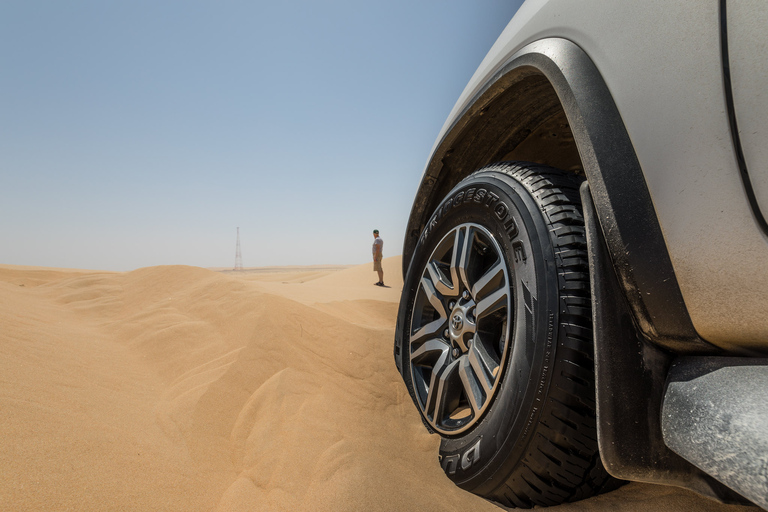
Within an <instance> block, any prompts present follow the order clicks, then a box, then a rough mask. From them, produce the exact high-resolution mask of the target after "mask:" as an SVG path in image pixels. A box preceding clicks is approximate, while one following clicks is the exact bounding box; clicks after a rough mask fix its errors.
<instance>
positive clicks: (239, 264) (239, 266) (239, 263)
mask: <svg viewBox="0 0 768 512" xmlns="http://www.w3.org/2000/svg"><path fill="white" fill-rule="evenodd" d="M233 270H243V255H242V254H240V228H237V250H236V251H235V268H234V269H233Z"/></svg>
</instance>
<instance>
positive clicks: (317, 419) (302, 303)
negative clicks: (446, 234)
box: [0, 258, 741, 512]
mask: <svg viewBox="0 0 768 512" xmlns="http://www.w3.org/2000/svg"><path fill="white" fill-rule="evenodd" d="M400 263H401V262H400V258H389V259H386V260H385V261H384V268H385V281H387V284H388V286H390V288H379V287H375V286H372V283H373V282H374V281H375V279H376V277H375V274H374V273H373V272H372V271H371V268H370V265H363V266H360V267H351V268H338V267H326V268H313V269H297V268H292V269H271V271H270V272H260V273H259V272H243V273H220V272H213V271H210V270H205V269H200V268H194V267H182V266H167V267H152V268H145V269H139V270H136V271H133V272H128V273H115V272H97V271H76V270H61V269H37V268H31V267H15V266H0V439H2V443H0V468H2V475H3V478H1V479H0V510H35V511H42V510H46V511H47V510H121V511H123V510H136V511H149V510H152V511H155V510H168V511H197V510H201V511H202V510H215V511H222V512H223V511H241V510H242V511H245V510H248V511H258V510H264V511H267V510H269V511H273V510H275V511H279V510H334V511H341V510H350V511H352V510H414V511H415V510H419V511H422V510H424V511H429V510H435V511H438V510H440V511H450V510H462V511H466V510H477V511H482V510H487V511H493V510H499V509H498V508H497V507H496V506H494V505H493V504H490V503H488V502H486V501H484V500H482V499H480V498H477V497H475V496H472V495H470V494H468V493H465V492H463V491H461V490H459V489H458V488H456V487H455V486H453V484H451V483H450V482H449V481H448V480H447V479H446V478H445V477H444V475H443V474H442V471H441V470H440V468H439V467H438V465H437V463H436V454H437V445H438V439H437V438H436V437H435V436H430V435H428V434H427V433H426V431H425V430H424V428H423V427H422V425H421V422H420V420H419V418H418V414H417V412H416V410H415V408H414V407H413V405H412V403H411V402H410V399H409V398H408V395H407V392H406V391H405V388H404V386H403V384H402V382H401V380H400V377H399V375H398V374H397V371H396V370H395V367H394V364H393V360H392V335H393V330H394V322H395V315H396V310H397V301H398V299H399V294H400V290H401V287H402V280H401V278H400V277H399V276H400ZM557 509H559V510H611V511H615V510H627V511H628V510H644V511H649V510H664V511H683V510H686V511H687V510H713V511H715V510H741V508H740V507H726V506H723V505H719V504H716V503H714V502H710V501H708V500H705V499H703V498H700V497H698V496H696V495H693V494H691V493H688V492H686V491H681V490H677V489H672V488H665V487H656V486H648V485H642V484H631V485H628V486H625V487H624V488H622V489H620V490H618V491H616V492H613V493H610V494H607V495H604V496H600V497H597V498H594V499H592V500H588V501H586V502H582V503H576V504H570V505H565V506H563V507H558V508H557Z"/></svg>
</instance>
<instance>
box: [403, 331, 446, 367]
mask: <svg viewBox="0 0 768 512" xmlns="http://www.w3.org/2000/svg"><path fill="white" fill-rule="evenodd" d="M450 349H451V347H450V346H449V345H448V344H447V343H446V342H445V341H443V340H441V339H439V338H433V339H431V340H428V341H426V342H424V343H423V344H422V345H421V346H420V347H418V348H417V349H416V350H414V351H413V352H411V362H412V363H413V364H416V365H427V366H429V365H435V366H436V365H437V362H438V361H440V360H441V359H445V357H447V355H448V352H449V351H450ZM443 356H445V357H443ZM433 371H434V370H433Z"/></svg>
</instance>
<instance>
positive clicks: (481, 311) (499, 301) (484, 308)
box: [475, 287, 507, 319]
mask: <svg viewBox="0 0 768 512" xmlns="http://www.w3.org/2000/svg"><path fill="white" fill-rule="evenodd" d="M506 307H507V288H506V287H504V288H500V289H498V290H496V291H495V292H493V293H492V294H490V295H488V296H487V297H486V298H484V299H483V300H481V301H480V302H478V303H477V307H476V308H475V318H477V319H480V318H482V317H484V316H488V315H490V314H493V313H495V312H496V311H499V310H500V309H503V308H506Z"/></svg>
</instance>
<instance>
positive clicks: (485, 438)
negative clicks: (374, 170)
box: [397, 171, 559, 490]
mask: <svg viewBox="0 0 768 512" xmlns="http://www.w3.org/2000/svg"><path fill="white" fill-rule="evenodd" d="M483 190H484V191H485V193H482V192H481V191H483ZM467 222H472V223H476V224H480V225H482V226H484V227H485V228H486V229H488V231H490V233H491V234H492V235H493V236H494V238H495V239H496V241H497V243H498V244H499V247H500V248H501V251H502V254H503V257H504V259H505V264H506V266H507V272H508V275H509V277H510V283H511V287H512V289H513V294H512V295H513V297H512V309H513V312H514V314H513V321H512V326H511V332H509V336H510V341H509V343H508V353H507V356H506V364H505V365H504V367H503V370H502V376H501V381H500V383H499V386H498V388H497V390H496V393H495V396H494V397H493V398H492V402H491V404H490V405H489V407H488V409H487V410H486V411H485V413H484V414H483V416H482V418H481V419H480V420H479V421H478V422H477V423H476V424H475V425H473V426H472V428H470V429H469V430H467V431H465V432H463V433H461V434H459V435H454V436H449V435H443V434H441V437H442V441H441V445H440V462H441V465H442V467H443V470H444V471H445V472H446V474H447V475H448V477H449V478H451V480H453V481H454V482H455V483H457V484H458V485H460V486H461V487H463V488H465V489H467V490H472V489H474V488H476V487H477V486H478V485H480V484H481V483H483V482H484V481H486V480H487V479H488V478H489V476H490V475H492V474H494V473H495V472H496V471H497V470H498V469H499V468H500V467H501V465H502V464H504V462H506V461H507V460H519V459H521V458H522V456H523V455H524V453H525V450H527V445H528V442H529V441H530V439H531V437H532V436H533V435H534V431H535V426H536V424H537V423H538V418H539V415H540V413H541V410H542V406H543V401H544V397H545V396H546V395H547V392H548V388H549V381H550V375H551V367H552V362H553V361H554V360H555V351H556V342H555V340H557V332H556V330H557V326H558V318H557V317H558V310H557V304H558V300H559V297H558V291H557V290H558V286H557V279H558V276H557V268H556V265H555V263H554V250H553V247H552V242H551V239H550V236H549V231H548V227H547V223H546V222H545V220H544V218H543V215H542V213H541V210H540V207H539V206H538V204H537V202H536V200H535V199H534V197H533V196H532V195H531V193H530V192H529V191H528V190H527V189H526V188H525V186H523V185H522V184H521V183H520V182H519V181H517V180H516V179H514V178H513V177H511V176H509V175H507V174H506V173H501V172H497V171H496V172H494V171H480V172H478V173H475V174H473V175H472V176H470V177H469V178H467V179H466V180H464V181H462V182H461V183H459V184H458V185H457V186H456V187H455V188H454V189H453V190H452V191H451V192H450V193H449V194H448V195H447V196H446V198H445V199H444V200H443V201H442V202H441V204H440V205H439V206H438V208H437V209H436V210H435V213H434V214H433V215H432V216H431V217H430V220H429V222H428V223H427V226H426V228H425V229H424V231H423V232H422V234H421V237H420V238H419V242H418V244H417V246H416V249H415V251H414V254H413V258H412V259H411V263H410V265H409V269H408V273H407V275H406V281H405V282H406V285H405V287H404V299H405V300H403V301H402V302H401V307H400V314H399V315H398V320H399V321H398V333H397V334H398V337H399V338H400V339H401V340H402V347H401V350H400V358H401V359H400V361H399V363H400V366H401V369H402V373H403V377H404V380H405V382H406V385H407V387H408V391H409V393H410V394H411V398H412V399H414V402H415V403H416V405H417V408H419V411H421V409H420V407H419V405H418V402H417V401H416V397H415V392H414V386H413V381H412V375H411V366H410V358H409V355H410V346H409V333H410V325H411V314H412V310H413V303H414V299H415V296H416V292H417V290H418V286H419V281H420V279H421V276H422V274H423V272H424V268H425V265H426V263H427V259H428V258H429V257H430V256H431V254H432V251H433V249H434V247H435V246H436V244H437V243H438V242H440V240H441V239H442V238H443V237H444V236H445V235H446V234H447V233H448V232H449V231H450V230H451V229H453V228H455V227H456V226H458V225H460V224H463V223H467ZM553 280H554V282H553ZM508 329H509V326H508ZM425 424H426V421H425ZM427 426H428V428H429V425H427ZM430 430H432V429H431V428H430Z"/></svg>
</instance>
